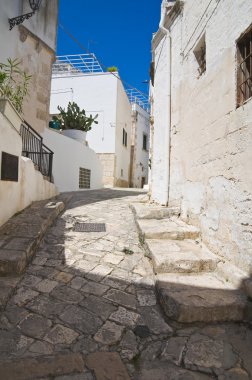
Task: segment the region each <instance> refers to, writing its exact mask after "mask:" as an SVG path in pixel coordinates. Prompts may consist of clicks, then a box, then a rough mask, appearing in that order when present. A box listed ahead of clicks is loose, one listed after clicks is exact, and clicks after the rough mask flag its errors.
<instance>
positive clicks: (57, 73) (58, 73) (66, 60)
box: [52, 53, 150, 112]
mask: <svg viewBox="0 0 252 380" xmlns="http://www.w3.org/2000/svg"><path fill="white" fill-rule="evenodd" d="M94 73H107V71H106V70H104V69H103V67H102V66H101V64H100V63H99V61H98V59H97V58H96V56H95V55H94V54H93V53H90V54H78V55H59V56H57V57H56V61H55V63H54V64H53V68H52V76H53V78H57V77H66V76H81V75H88V74H94ZM111 75H115V76H117V77H118V78H119V79H121V78H120V77H119V75H118V73H117V72H114V73H111ZM122 84H123V86H124V88H125V91H126V94H127V96H128V98H129V101H130V103H131V104H134V103H136V104H138V105H139V106H140V107H142V108H143V109H144V110H145V111H147V112H149V111H150V104H149V99H148V95H147V94H144V93H143V92H141V91H139V90H137V89H136V88H134V87H132V86H130V85H129V84H127V83H125V82H123V81H122Z"/></svg>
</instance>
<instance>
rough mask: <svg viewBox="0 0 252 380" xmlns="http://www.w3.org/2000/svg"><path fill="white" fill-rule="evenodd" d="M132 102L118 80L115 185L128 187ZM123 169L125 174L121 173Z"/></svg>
mask: <svg viewBox="0 0 252 380" xmlns="http://www.w3.org/2000/svg"><path fill="white" fill-rule="evenodd" d="M123 128H124V129H125V130H126V132H127V134H128V136H127V147H125V146H124V145H123V143H122V142H123ZM130 140H131V104H130V102H129V99H128V96H127V95H126V92H125V90H124V87H123V85H122V83H121V81H120V80H118V81H117V104H116V136H115V154H116V169H115V186H119V187H128V186H129V181H130V178H129V177H130V150H131V141H130ZM121 170H123V174H122V175H121Z"/></svg>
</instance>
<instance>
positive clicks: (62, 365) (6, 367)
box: [0, 353, 84, 380]
mask: <svg viewBox="0 0 252 380" xmlns="http://www.w3.org/2000/svg"><path fill="white" fill-rule="evenodd" d="M83 371H84V360H83V358H82V355H80V354H78V353H76V354H72V353H71V354H61V355H60V354H59V355H54V356H45V357H38V358H21V359H15V360H8V361H4V362H0V378H1V379H4V380H33V379H37V378H44V377H48V376H53V377H54V376H60V375H70V374H73V373H82V372H83Z"/></svg>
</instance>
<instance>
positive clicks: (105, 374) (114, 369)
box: [87, 352, 130, 380]
mask: <svg viewBox="0 0 252 380" xmlns="http://www.w3.org/2000/svg"><path fill="white" fill-rule="evenodd" d="M87 367H88V368H90V369H92V370H93V371H94V372H95V376H96V380H108V379H109V380H119V379H120V380H130V377H129V375H128V373H127V370H126V368H125V366H124V364H123V362H122V360H121V358H120V356H119V354H118V353H116V352H96V353H94V354H91V355H89V356H88V357H87Z"/></svg>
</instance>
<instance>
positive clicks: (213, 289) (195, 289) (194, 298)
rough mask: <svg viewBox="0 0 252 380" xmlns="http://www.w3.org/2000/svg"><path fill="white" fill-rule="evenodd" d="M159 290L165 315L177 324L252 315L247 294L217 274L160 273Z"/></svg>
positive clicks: (240, 318)
mask: <svg viewBox="0 0 252 380" xmlns="http://www.w3.org/2000/svg"><path fill="white" fill-rule="evenodd" d="M156 287H157V293H158V298H159V302H160V304H161V306H162V308H163V310H164V312H165V314H166V315H167V317H168V318H171V319H173V320H176V321H178V322H183V323H192V322H222V321H244V320H246V319H248V315H249V312H250V313H251V304H250V303H249V302H248V299H247V297H246V295H245V294H244V293H243V292H242V291H241V290H239V289H236V288H234V286H232V285H231V284H229V283H226V282H224V281H222V280H221V279H219V278H218V277H217V276H216V275H215V274H214V273H201V274H198V275H196V274H194V275H190V274H159V275H157V278H156Z"/></svg>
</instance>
